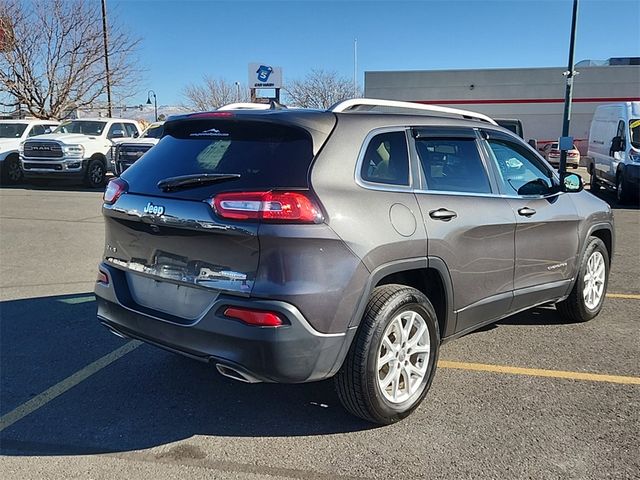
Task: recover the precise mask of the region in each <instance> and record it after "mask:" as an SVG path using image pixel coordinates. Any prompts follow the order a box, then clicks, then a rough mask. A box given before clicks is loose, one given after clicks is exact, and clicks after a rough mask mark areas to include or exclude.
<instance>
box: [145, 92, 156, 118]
mask: <svg viewBox="0 0 640 480" xmlns="http://www.w3.org/2000/svg"><path fill="white" fill-rule="evenodd" d="M151 95H153V109H154V111H155V116H156V122H157V121H158V97H156V92H154V91H153V90H149V91H148V92H147V105H151Z"/></svg>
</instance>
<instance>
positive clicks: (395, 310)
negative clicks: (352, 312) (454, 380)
mask: <svg viewBox="0 0 640 480" xmlns="http://www.w3.org/2000/svg"><path fill="white" fill-rule="evenodd" d="M409 311H411V312H416V313H418V314H419V316H420V317H421V318H422V319H423V320H424V323H425V324H426V327H427V331H428V338H429V344H430V350H429V353H428V363H427V366H426V367H427V368H426V371H425V373H424V377H423V378H422V380H421V382H420V384H419V385H418V384H417V383H416V387H415V388H416V390H415V391H414V392H413V393H412V394H411V395H410V396H408V398H407V399H406V400H405V401H403V402H401V403H400V402H398V403H393V402H391V401H389V400H387V399H386V398H385V396H384V394H383V389H382V387H381V386H380V385H379V377H378V375H379V372H378V366H377V362H378V353H379V351H380V349H381V345H382V341H383V336H384V334H385V331H386V330H387V327H388V326H389V325H390V324H391V323H392V321H393V320H394V319H395V318H396V317H397V316H398V315H400V314H402V313H406V312H409ZM390 328H391V327H390ZM411 331H413V330H411ZM409 333H411V332H409ZM411 338H414V337H411ZM407 343H409V342H407ZM403 345H404V343H403ZM439 347H440V334H439V329H438V320H437V317H436V314H435V310H434V309H433V305H431V302H430V301H429V299H428V298H427V297H426V296H425V295H423V294H422V293H421V292H419V291H418V290H416V289H414V288H411V287H407V286H405V285H384V286H381V287H377V288H375V289H374V291H373V293H372V294H371V297H370V299H369V303H368V304H367V308H366V310H365V313H364V317H363V318H362V322H361V323H360V326H359V327H358V332H357V334H356V337H355V338H354V340H353V343H352V344H351V348H350V350H349V353H348V354H347V358H346V359H345V361H344V364H343V365H342V368H341V369H340V371H339V372H338V374H337V375H336V376H335V379H334V380H335V385H336V390H337V392H338V397H339V398H340V401H341V402H342V404H343V405H344V407H345V408H346V409H347V410H348V411H349V412H350V413H352V414H353V415H356V416H358V417H360V418H362V419H364V420H367V421H369V422H372V423H377V424H382V425H388V424H391V423H394V422H397V421H399V420H402V419H403V418H405V417H406V416H408V415H409V414H411V412H413V411H414V410H415V409H416V408H417V407H418V405H420V403H421V402H422V400H423V399H424V397H425V395H426V394H427V392H428V391H429V387H430V386H431V382H432V380H433V377H434V375H435V371H436V363H437V361H438V352H439ZM412 348H413V347H412ZM389 352H391V351H389ZM413 355H419V354H411V350H409V355H408V357H404V356H403V357H402V358H404V359H405V360H404V361H405V362H406V361H410V360H411V358H412V357H413ZM396 357H397V355H396ZM402 358H400V359H399V360H398V359H396V360H391V362H397V364H399V365H400V368H401V369H402V368H403V367H402V362H403V360H402ZM423 358H424V357H423ZM396 368H397V367H396ZM401 371H402V370H401ZM404 371H405V372H407V370H404ZM409 377H410V375H409ZM400 378H402V382H403V384H404V385H405V387H406V380H405V379H404V378H403V377H402V375H401V374H400V375H399V376H398V384H399V383H400V381H401V380H400ZM418 380H419V377H418V378H416V382H417V381H418ZM410 384H411V381H410V380H409V385H410Z"/></svg>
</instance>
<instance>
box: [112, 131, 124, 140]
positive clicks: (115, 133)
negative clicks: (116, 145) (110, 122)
mask: <svg viewBox="0 0 640 480" xmlns="http://www.w3.org/2000/svg"><path fill="white" fill-rule="evenodd" d="M111 138H124V130H114V131H113V133H112V134H111Z"/></svg>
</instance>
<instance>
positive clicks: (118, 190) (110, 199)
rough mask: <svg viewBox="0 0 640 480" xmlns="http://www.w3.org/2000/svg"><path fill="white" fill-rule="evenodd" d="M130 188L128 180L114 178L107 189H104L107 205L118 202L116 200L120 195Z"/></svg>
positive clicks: (104, 198)
mask: <svg viewBox="0 0 640 480" xmlns="http://www.w3.org/2000/svg"><path fill="white" fill-rule="evenodd" d="M128 188H129V185H128V184H127V182H125V181H124V180H122V179H120V178H114V179H113V180H111V181H110V182H109V184H108V185H107V188H106V190H105V191H104V195H103V196H102V198H103V200H104V203H106V204H107V205H111V204H114V203H116V200H118V198H120V195H122V194H123V193H124V192H126V191H127V189H128Z"/></svg>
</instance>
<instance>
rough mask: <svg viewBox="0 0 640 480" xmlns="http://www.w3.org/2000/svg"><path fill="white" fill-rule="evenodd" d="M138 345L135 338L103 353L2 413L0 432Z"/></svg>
mask: <svg viewBox="0 0 640 480" xmlns="http://www.w3.org/2000/svg"><path fill="white" fill-rule="evenodd" d="M140 345H142V342H139V341H137V340H132V341H130V342H128V343H125V344H124V345H123V346H122V347H120V348H118V349H116V350H114V351H113V352H111V353H109V354H107V355H105V356H104V357H101V358H99V359H98V360H96V361H95V362H93V363H90V364H89V365H87V366H86V367H84V368H83V369H82V370H78V371H77V372H76V373H74V374H73V375H71V376H69V377H67V378H65V379H64V380H62V381H61V382H59V383H56V384H55V385H54V386H53V387H51V388H48V389H47V390H45V391H44V392H42V393H41V394H40V395H37V396H35V397H33V398H32V399H31V400H29V401H27V402H24V403H23V404H22V405H20V406H19V407H17V408H15V409H14V410H12V411H10V412H9V413H7V414H5V415H3V416H2V417H0V432H2V431H3V430H4V429H5V428H8V427H10V426H11V425H13V424H14V423H16V422H17V421H18V420H20V419H22V418H24V417H26V416H27V415H29V414H30V413H33V412H35V411H36V410H38V409H39V408H42V407H44V406H45V405H46V404H47V403H49V402H50V401H51V400H53V399H54V398H56V397H59V396H60V395H62V394H63V393H64V392H66V391H67V390H69V389H71V388H73V387H75V386H76V385H78V384H79V383H80V382H82V381H84V380H86V379H87V378H89V377H90V376H91V375H93V374H94V373H97V372H99V371H100V370H102V369H103V368H105V367H107V366H109V365H110V364H112V363H113V362H115V361H116V360H118V359H119V358H120V357H123V356H125V355H126V354H127V353H129V352H131V351H133V350H135V349H136V348H138V347H139V346H140Z"/></svg>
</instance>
